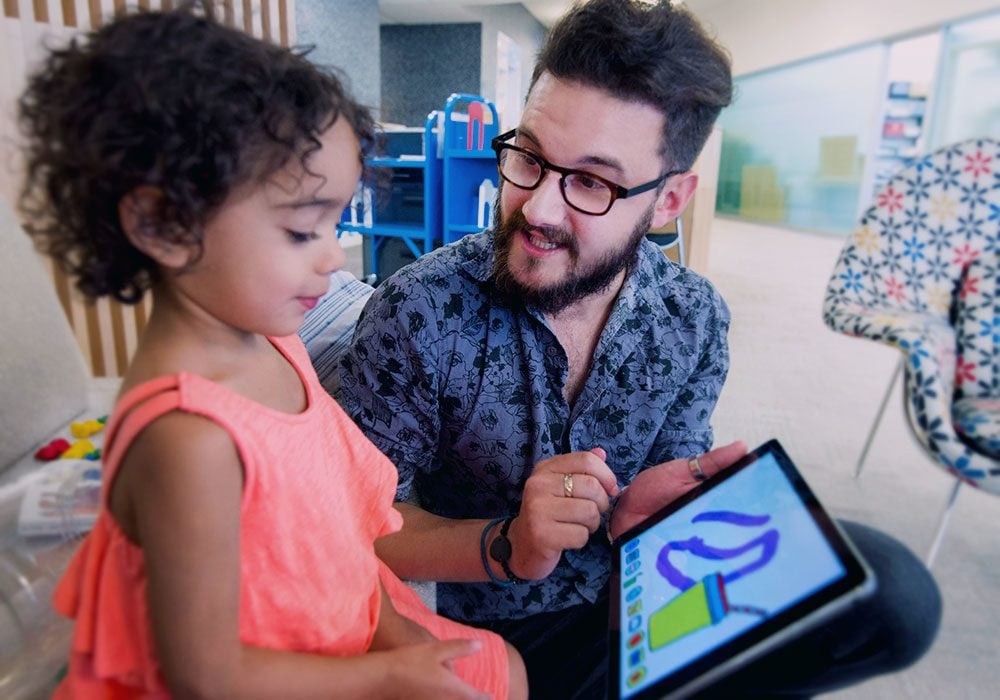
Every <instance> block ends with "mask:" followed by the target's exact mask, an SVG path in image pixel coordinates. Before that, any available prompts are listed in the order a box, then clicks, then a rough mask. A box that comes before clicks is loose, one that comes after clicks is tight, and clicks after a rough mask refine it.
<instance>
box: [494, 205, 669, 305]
mask: <svg viewBox="0 0 1000 700" xmlns="http://www.w3.org/2000/svg"><path fill="white" fill-rule="evenodd" d="M654 208H655V206H651V207H650V208H649V209H648V210H647V211H646V212H645V213H644V214H643V215H642V217H641V218H640V219H639V222H638V223H637V224H636V226H635V228H634V229H632V235H631V236H629V238H628V240H627V241H625V243H624V244H623V245H622V246H621V247H619V248H616V249H613V250H610V251H608V252H607V253H605V254H604V255H603V256H602V257H601V258H600V259H598V260H596V261H595V262H594V263H592V264H590V265H587V266H586V267H583V268H580V267H578V266H579V261H580V249H579V246H578V244H577V240H576V236H575V235H574V234H573V232H572V231H571V230H569V229H563V228H555V227H538V226H530V225H528V222H527V221H526V220H525V218H524V214H522V213H521V210H517V211H515V212H514V213H512V214H511V215H510V217H508V218H507V219H506V220H505V219H503V218H502V216H501V215H500V213H499V210H498V211H497V215H496V217H495V219H496V221H495V222H494V227H493V274H492V277H491V279H492V280H493V285H494V286H495V287H496V288H497V290H499V291H500V292H501V293H503V294H505V295H507V296H508V297H510V298H512V299H518V300H520V301H522V302H524V303H525V304H528V305H531V306H534V307H535V308H537V309H538V310H539V311H541V312H542V313H546V314H558V313H559V312H560V311H562V310H564V309H565V308H567V307H568V306H570V305H572V304H574V303H576V302H578V301H580V300H582V299H585V298H586V297H589V296H591V295H592V294H598V293H600V292H603V291H604V290H606V289H607V288H608V287H609V286H610V285H611V283H612V282H613V281H614V280H615V278H616V277H618V274H619V273H620V272H621V271H622V270H631V269H632V267H633V266H634V265H635V261H636V257H637V253H638V250H639V246H640V245H641V244H642V239H643V238H644V237H645V236H646V234H647V233H648V232H649V226H650V224H651V223H652V220H653V210H654ZM518 231H524V232H525V233H534V234H536V235H541V236H544V237H545V238H546V240H548V241H549V242H551V243H555V244H557V245H560V246H562V247H563V250H565V251H566V252H567V253H568V254H569V259H570V270H569V273H568V274H567V276H566V278H565V279H563V280H561V281H559V282H556V283H555V284H551V285H549V286H546V287H529V286H527V285H524V284H522V283H521V282H519V281H518V280H517V279H516V278H515V277H514V274H513V272H512V271H511V269H510V249H511V245H512V244H513V242H514V236H515V235H516V233H517V232H518ZM541 264H542V261H540V260H534V259H531V258H529V259H528V269H529V270H530V269H531V268H533V267H536V266H538V265H541Z"/></svg>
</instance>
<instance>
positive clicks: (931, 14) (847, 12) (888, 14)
mask: <svg viewBox="0 0 1000 700" xmlns="http://www.w3.org/2000/svg"><path fill="white" fill-rule="evenodd" d="M691 6H692V8H693V10H694V12H695V13H696V14H697V15H698V17H699V18H700V19H701V20H702V21H703V22H704V23H705V24H706V25H707V26H708V27H709V30H710V31H712V32H713V33H715V34H716V35H717V37H718V39H719V41H720V42H721V43H722V44H723V45H724V46H726V47H727V48H728V49H729V51H730V52H731V53H732V56H733V72H734V74H735V75H744V74H746V73H753V72H755V71H759V70H763V69H765V68H772V67H774V66H779V65H782V64H784V63H789V62H791V61H797V60H799V59H803V58H808V57H811V56H817V55H820V54H824V53H829V52H831V51H837V50H840V49H845V48H848V47H852V46H857V45H859V44H865V43H869V42H872V41H877V40H880V39H885V38H890V37H899V36H903V35H907V34H913V33H916V32H920V31H925V30H931V29H936V28H938V27H940V26H941V25H943V24H948V23H950V22H952V21H954V20H957V19H965V18H967V17H970V16H974V15H977V14H982V13H985V12H989V11H993V10H996V9H997V6H998V3H997V0H754V1H753V2H747V0H731V1H729V2H714V3H713V2H705V3H704V5H703V6H700V3H697V2H693V3H691Z"/></svg>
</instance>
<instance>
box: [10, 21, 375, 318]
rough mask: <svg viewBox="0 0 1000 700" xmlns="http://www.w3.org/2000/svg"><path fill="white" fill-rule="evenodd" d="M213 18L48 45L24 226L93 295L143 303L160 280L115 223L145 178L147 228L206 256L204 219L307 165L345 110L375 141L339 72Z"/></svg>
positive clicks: (31, 96) (31, 90) (137, 26)
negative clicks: (154, 202)
mask: <svg viewBox="0 0 1000 700" xmlns="http://www.w3.org/2000/svg"><path fill="white" fill-rule="evenodd" d="M211 14H212V13H211V11H210V8H209V9H208V10H207V11H206V12H204V13H199V12H195V11H194V10H193V9H192V8H191V7H190V6H187V7H184V8H181V9H178V10H174V11H169V12H143V13H140V14H134V15H129V16H125V17H120V18H119V19H117V20H116V21H114V22H112V23H111V24H109V25H107V26H105V27H103V28H101V29H99V30H96V31H94V32H92V33H90V34H88V35H87V36H85V37H83V38H82V40H81V39H76V40H74V41H73V42H72V43H71V44H70V45H69V46H68V47H67V48H64V49H59V50H54V51H52V52H51V53H50V54H49V56H48V57H47V59H46V60H45V62H44V63H43V64H42V65H41V67H40V68H39V70H38V71H37V72H36V73H34V75H33V76H32V77H31V78H30V79H29V82H28V87H27V89H26V91H25V93H24V94H23V96H22V97H21V99H20V103H19V123H20V127H21V131H22V133H23V135H24V137H25V141H26V144H25V150H26V161H27V162H26V164H27V172H26V180H25V183H24V187H23V190H22V192H21V200H20V203H21V209H22V212H23V214H24V215H25V216H26V217H27V219H28V220H27V222H26V224H25V228H26V229H27V231H28V233H29V234H30V235H31V236H32V238H33V239H34V241H35V244H36V246H38V248H39V249H40V250H42V251H43V252H45V253H47V254H49V255H51V256H52V257H53V258H54V259H55V260H56V262H57V263H58V264H59V266H60V267H61V268H62V269H63V270H65V271H66V272H67V273H68V274H70V275H71V276H73V277H75V278H76V280H77V282H76V285H77V287H78V288H79V289H80V291H81V292H82V293H83V294H85V295H86V296H88V297H100V296H104V295H110V296H112V297H113V298H115V299H117V300H118V301H121V302H124V303H135V302H137V301H139V300H140V299H141V298H142V295H143V292H144V291H145V290H146V289H148V288H149V287H150V285H151V284H152V283H153V282H154V281H155V279H156V272H157V266H156V264H155V263H154V261H153V260H152V259H151V258H149V257H147V256H146V255H144V254H143V253H141V252H140V251H138V250H137V249H136V248H135V247H134V246H132V245H131V243H130V242H129V241H128V239H127V238H126V237H125V234H124V232H123V230H122V227H121V223H120V221H119V214H118V205H119V202H121V201H122V199H123V198H124V197H125V196H126V195H128V194H129V193H130V192H132V191H133V190H135V189H136V188H137V187H141V186H149V187H153V188H156V189H157V190H159V191H160V192H161V193H162V198H161V199H160V202H161V204H160V206H159V210H158V211H157V212H155V214H154V217H153V218H154V220H153V221H145V222H143V223H144V225H148V226H150V227H151V230H152V231H154V232H155V235H158V236H160V237H162V238H164V239H166V240H170V241H172V242H178V243H185V244H194V246H195V250H196V251H200V249H201V244H202V234H203V226H204V224H205V223H206V222H207V221H208V220H209V219H210V217H211V216H212V215H213V214H214V213H215V212H216V211H217V209H218V207H219V206H220V205H221V204H222V203H223V202H224V201H225V200H226V198H227V197H228V196H229V195H230V193H232V192H233V190H234V189H235V188H237V187H239V186H241V185H244V184H248V183H252V182H262V181H264V180H266V179H267V178H268V177H269V176H270V175H272V174H273V173H274V172H276V171H277V170H279V169H280V168H282V167H284V166H285V165H286V164H287V163H288V162H289V160H290V159H291V158H293V157H297V158H299V159H300V161H301V163H302V165H303V167H306V165H307V160H308V158H309V155H310V154H311V153H313V152H314V151H316V150H317V149H319V148H320V142H319V136H320V135H321V134H322V133H323V132H324V131H326V129H327V128H328V127H329V126H330V125H332V124H333V122H334V121H336V120H337V119H338V118H339V117H342V118H344V119H346V120H347V121H348V122H349V123H350V125H351V126H352V127H353V129H354V132H355V134H356V135H357V137H358V139H359V141H360V142H361V146H362V154H364V153H365V152H367V150H368V149H369V148H370V147H371V146H372V144H373V141H374V123H373V121H372V117H371V115H370V114H369V112H368V110H367V109H365V108H364V107H361V106H360V105H358V104H356V103H355V102H354V101H353V100H352V99H351V98H350V97H349V96H348V95H347V93H346V92H345V90H344V88H343V86H342V84H341V82H340V80H338V78H337V77H336V76H335V75H333V74H332V73H330V72H327V71H325V70H323V69H320V68H318V67H317V66H315V65H313V64H312V63H310V62H309V61H308V60H306V58H305V54H304V52H295V51H291V50H288V49H284V48H281V47H278V46H274V45H272V44H268V43H266V42H264V41H260V40H258V39H254V38H253V37H250V36H248V35H246V34H243V33H241V32H239V31H237V30H235V29H230V28H228V27H226V26H224V25H223V24H221V23H220V22H218V21H216V20H215V19H214V18H213V17H212V16H211Z"/></svg>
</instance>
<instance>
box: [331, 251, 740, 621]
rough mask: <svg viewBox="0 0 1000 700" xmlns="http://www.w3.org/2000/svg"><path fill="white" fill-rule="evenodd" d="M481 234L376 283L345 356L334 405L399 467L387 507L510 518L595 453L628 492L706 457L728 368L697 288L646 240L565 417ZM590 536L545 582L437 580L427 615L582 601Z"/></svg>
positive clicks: (548, 339) (707, 287)
mask: <svg viewBox="0 0 1000 700" xmlns="http://www.w3.org/2000/svg"><path fill="white" fill-rule="evenodd" d="M492 264H493V237H492V235H491V234H490V233H489V232H486V233H482V234H477V235H472V236H466V237H465V238H463V239H462V240H461V241H459V242H457V243H455V244H453V245H450V246H447V247H445V248H441V249H439V250H436V251H434V252H432V253H430V254H428V255H425V256H423V257H421V258H420V259H419V260H418V261H417V262H415V263H413V264H412V265H409V266H408V267H405V268H403V269H402V270H400V271H399V272H398V273H397V274H396V275H395V276H393V277H391V278H390V279H388V280H386V281H385V282H384V283H383V284H382V285H381V286H380V287H379V288H378V289H377V290H376V291H375V294H374V295H373V296H372V299H371V300H370V301H369V303H368V305H367V307H366V308H365V311H364V314H363V315H362V318H361V320H360V321H359V322H358V326H357V330H356V332H355V336H354V340H353V342H352V345H351V349H350V350H349V351H348V353H347V355H346V356H345V357H344V359H343V360H342V366H341V381H340V390H339V393H338V394H337V399H338V400H339V401H340V403H341V405H342V406H344V408H345V409H346V410H347V412H348V413H349V414H350V415H351V416H352V417H353V418H354V420H355V421H356V422H357V423H358V425H359V426H360V427H361V429H362V430H363V431H364V432H365V433H366V434H367V435H368V437H369V438H371V440H372V441H373V442H374V443H375V444H376V445H377V446H378V447H379V448H380V449H381V450H382V451H383V452H385V453H386V454H387V455H388V456H389V457H390V458H391V459H392V461H393V462H395V463H396V465H397V467H398V469H399V490H398V493H397V496H398V498H399V499H400V500H410V499H411V492H413V491H414V490H415V491H416V494H417V496H418V498H419V501H420V504H421V506H422V507H423V508H425V509H426V510H428V511H430V512H431V513H435V514H437V515H441V516H444V517H448V518H489V517H496V516H500V515H505V514H516V513H517V512H518V509H519V506H520V499H521V494H522V491H523V488H524V483H525V481H526V480H527V478H528V477H529V476H530V475H531V472H532V469H533V468H534V465H535V464H537V463H538V462H540V461H541V460H543V459H546V458H548V457H552V456H554V455H558V454H563V453H566V452H573V451H581V450H589V449H590V448H592V447H603V448H604V450H605V451H606V452H607V454H608V458H607V462H608V465H609V466H610V467H611V469H612V470H613V471H614V472H615V474H616V475H617V477H618V481H619V484H620V485H625V484H628V483H629V482H631V480H632V479H633V478H634V477H635V475H636V474H638V473H639V472H640V471H641V470H643V469H645V468H646V467H649V466H652V465H655V464H659V463H660V462H663V461H666V460H670V459H674V458H677V457H689V456H692V455H695V454H700V453H703V452H705V451H706V450H708V449H709V447H710V446H711V444H712V430H711V427H710V425H709V418H710V417H711V414H712V410H713V408H714V407H715V403H716V400H717V399H718V396H719V391H720V390H721V388H722V383H723V381H724V380H725V377H726V371H727V369H728V366H729V353H728V348H727V344H726V333H727V331H728V328H729V310H728V308H727V307H726V304H725V302H724V301H723V300H722V298H721V297H720V296H719V294H718V293H717V292H716V290H715V289H714V288H713V287H712V285H711V284H710V283H709V282H707V281H706V280H705V279H704V278H702V277H700V276H698V275H697V274H695V273H694V272H691V271H690V270H687V269H685V268H681V267H678V266H677V265H674V264H673V263H671V262H670V261H668V260H667V259H666V258H665V256H664V255H663V253H662V252H661V251H660V249H659V248H658V247H657V246H655V245H654V244H652V243H650V242H648V241H644V242H643V245H642V247H641V248H640V250H639V255H638V261H637V264H636V265H635V267H634V269H633V270H632V272H631V274H630V275H629V277H628V279H627V280H626V282H625V285H624V287H623V288H622V291H621V293H620V294H619V296H618V299H617V300H616V301H615V304H614V307H613V309H612V312H611V315H610V317H609V318H608V322H607V324H606V325H605V328H604V331H603V332H602V334H601V337H600V340H599V342H598V345H597V349H596V351H595V353H594V358H593V363H592V366H591V370H590V374H589V376H588V377H587V380H586V384H585V386H584V387H583V390H582V391H581V393H580V395H579V397H578V398H577V400H576V403H575V404H574V405H573V406H572V407H570V405H569V404H568V403H567V401H566V399H565V398H564V397H563V387H564V385H565V381H566V375H567V371H568V360H567V356H566V352H565V351H564V350H563V348H562V346H561V345H560V343H559V341H558V340H557V339H556V336H555V334H554V333H553V332H552V330H551V329H550V327H549V325H548V324H547V323H546V321H545V319H544V318H543V317H542V315H541V314H540V313H539V312H538V311H537V310H535V309H532V308H530V307H525V305H524V304H522V303H520V302H518V301H516V300H513V301H512V300H510V299H509V298H505V297H502V296H500V295H499V294H497V292H496V291H495V290H494V289H493V287H492V285H491V283H490V281H489V277H490V272H491V269H492ZM609 571H610V560H609V551H608V543H607V539H606V537H605V535H604V533H603V532H600V531H599V532H598V533H597V534H595V535H594V536H593V537H592V538H591V539H590V542H589V543H588V544H587V545H586V546H585V547H584V548H583V549H580V550H576V551H567V552H565V553H564V554H563V557H562V558H561V560H560V562H559V564H558V566H557V567H556V569H555V570H554V571H553V572H552V574H551V575H550V576H549V577H548V578H546V579H544V580H542V581H535V582H529V583H525V584H522V585H516V586H498V585H495V584H492V583H469V584H456V583H443V584H439V586H438V593H437V600H438V611H439V612H441V613H442V614H444V615H447V616H449V617H452V618H455V619H459V620H487V619H501V618H519V617H524V616H526V615H531V614H534V613H539V612H547V611H553V610H560V609H563V608H566V607H568V606H571V605H575V604H578V603H581V602H583V601H584V600H588V601H593V600H594V599H595V598H596V596H597V594H598V592H599V591H600V589H601V587H602V586H604V585H605V584H606V582H607V580H608V575H609Z"/></svg>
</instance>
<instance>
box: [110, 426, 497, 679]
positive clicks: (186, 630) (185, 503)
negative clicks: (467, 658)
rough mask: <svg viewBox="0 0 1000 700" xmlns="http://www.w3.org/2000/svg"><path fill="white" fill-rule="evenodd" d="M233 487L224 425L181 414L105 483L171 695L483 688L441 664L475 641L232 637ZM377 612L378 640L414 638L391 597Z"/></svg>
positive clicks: (237, 472)
mask: <svg viewBox="0 0 1000 700" xmlns="http://www.w3.org/2000/svg"><path fill="white" fill-rule="evenodd" d="M242 487H243V472H242V465H241V462H240V459H239V455H238V453H237V450H236V447H235V445H234V444H233V442H232V440H231V438H230V437H229V435H228V434H227V433H226V432H225V431H224V430H223V429H222V428H221V427H219V426H218V425H216V424H215V423H213V422H211V421H209V420H207V419H205V418H201V417H198V416H193V415H190V414H184V413H179V412H174V413H169V414H167V415H165V416H163V417H161V418H159V419H157V420H156V421H154V422H153V423H152V424H151V425H150V426H149V427H147V428H146V429H145V430H144V431H143V432H142V433H141V434H140V435H139V437H138V438H137V439H136V440H135V442H134V443H133V444H132V446H131V447H130V449H129V451H128V454H127V455H126V457H125V461H124V462H123V464H122V466H121V470H120V472H119V474H118V476H117V478H116V480H115V482H114V484H112V492H111V508H112V512H113V513H114V515H115V518H116V519H117V520H118V522H119V523H120V524H121V526H122V528H123V530H124V531H125V533H126V535H127V536H129V537H130V538H131V539H132V540H133V541H134V542H136V543H137V544H138V545H139V546H141V547H142V549H143V553H144V557H145V562H146V573H147V578H148V598H149V611H150V617H151V623H152V628H153V637H154V643H155V648H156V654H157V658H158V660H159V663H160V667H161V670H162V673H163V677H164V679H165V681H166V683H167V686H168V688H169V690H170V692H171V694H172V695H173V696H174V697H178V698H188V697H191V698H215V697H219V698H255V697H261V698H273V697H284V698H292V697H301V698H312V697H316V698H320V697H322V698H339V697H345V698H357V697H367V698H394V697H404V696H405V697H428V698H430V697H435V698H479V697H481V694H480V693H479V692H478V691H476V690H475V689H473V688H471V687H470V686H468V685H466V684H465V683H464V682H463V681H461V680H460V679H459V678H458V677H457V676H456V675H455V674H454V673H452V672H451V671H450V670H449V668H448V664H449V661H450V659H453V658H455V657H458V656H463V655H466V654H471V653H474V652H475V651H476V650H477V649H478V644H477V643H474V642H468V641H457V640H456V641H450V642H438V641H433V642H424V643H419V644H415V645H414V644H411V645H409V646H403V647H400V648H398V649H395V650H392V651H375V652H371V653H368V654H363V655H360V656H355V657H345V658H340V657H327V656H318V655H307V654H295V653H287V652H278V651H271V650H264V649H257V648H251V647H247V646H244V645H242V644H241V643H240V640H239V599H240V563H239V549H240V505H241V497H242ZM289 585H294V582H289ZM383 596H384V597H383V604H385V603H386V601H387V600H388V597H387V596H385V595H384V592H383ZM387 610H392V613H391V614H390V615H388V616H386V619H387V620H389V624H390V625H397V628H396V629H390V628H388V627H387V628H386V629H382V626H380V630H379V632H378V633H377V635H381V639H380V644H383V645H385V646H386V647H388V646H390V645H398V643H399V640H400V639H404V638H405V639H411V638H414V637H413V635H414V630H413V629H412V628H408V627H407V626H406V625H405V624H403V623H401V622H400V620H405V618H402V617H401V616H399V615H398V614H396V615H394V616H393V614H394V613H395V610H394V609H393V608H392V606H391V603H389V605H388V607H387ZM406 622H409V621H408V620H407V621H406ZM411 624H412V623H411ZM400 625H402V626H401V627H399V626H400ZM417 627H418V628H419V626H417ZM419 629H422V628H419ZM417 637H420V635H419V633H417Z"/></svg>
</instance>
